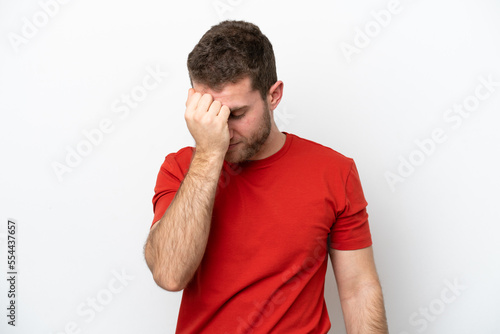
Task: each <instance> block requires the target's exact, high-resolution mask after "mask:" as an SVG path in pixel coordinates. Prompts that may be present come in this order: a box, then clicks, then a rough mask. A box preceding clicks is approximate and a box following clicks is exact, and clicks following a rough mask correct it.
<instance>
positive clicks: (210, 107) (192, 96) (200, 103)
mask: <svg viewBox="0 0 500 334" xmlns="http://www.w3.org/2000/svg"><path fill="white" fill-rule="evenodd" d="M186 107H187V108H186V113H190V114H192V113H196V112H203V113H205V112H208V113H209V114H210V115H211V116H213V117H215V116H218V115H220V112H221V111H222V108H224V112H223V115H222V116H223V118H224V119H225V120H227V119H228V118H229V114H230V113H231V111H230V110H229V108H228V107H227V106H223V105H222V103H221V102H220V101H217V100H214V98H213V96H212V95H210V94H203V95H201V93H198V92H196V91H195V90H194V89H193V88H189V90H188V98H187V100H186Z"/></svg>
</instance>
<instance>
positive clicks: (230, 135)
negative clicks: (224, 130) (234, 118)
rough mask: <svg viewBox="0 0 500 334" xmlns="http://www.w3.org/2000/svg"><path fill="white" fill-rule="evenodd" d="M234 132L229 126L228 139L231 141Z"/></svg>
mask: <svg viewBox="0 0 500 334" xmlns="http://www.w3.org/2000/svg"><path fill="white" fill-rule="evenodd" d="M233 135H234V131H233V129H232V128H231V127H230V126H229V139H233Z"/></svg>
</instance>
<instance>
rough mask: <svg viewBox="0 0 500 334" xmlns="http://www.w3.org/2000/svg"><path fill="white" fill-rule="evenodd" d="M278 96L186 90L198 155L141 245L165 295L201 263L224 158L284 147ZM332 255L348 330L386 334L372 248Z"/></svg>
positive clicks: (274, 91) (277, 90)
mask: <svg viewBox="0 0 500 334" xmlns="http://www.w3.org/2000/svg"><path fill="white" fill-rule="evenodd" d="M282 94H283V82H281V81H277V82H276V83H275V84H274V85H273V86H272V87H271V88H270V89H269V93H268V95H267V98H266V99H265V100H263V99H262V97H261V96H260V94H259V92H258V91H253V90H252V89H251V82H250V79H249V78H245V79H242V80H241V81H239V82H237V83H236V84H227V85H226V86H224V87H223V88H222V90H220V91H214V90H212V89H210V88H209V87H207V86H204V85H202V84H198V83H196V82H194V83H193V88H190V89H189V91H188V99H187V101H186V112H185V120H186V124H187V127H188V129H189V132H190V133H191V135H192V136H193V138H194V140H195V142H196V150H195V153H194V156H193V160H192V162H191V165H190V167H189V170H188V172H187V174H186V177H185V178H184V180H183V181H182V183H181V185H180V187H179V190H178V191H177V193H176V195H175V197H174V199H173V201H172V202H171V204H170V206H169V207H168V209H167V210H166V212H165V214H164V215H163V217H162V218H161V219H160V220H159V221H157V222H155V224H154V225H153V227H152V228H151V230H150V233H149V236H148V239H147V241H146V244H145V247H144V254H145V258H146V262H147V264H148V267H149V268H150V270H151V272H152V274H153V278H154V280H155V282H156V283H157V284H158V285H159V286H160V287H162V288H163V289H165V290H168V291H180V290H182V289H184V288H185V287H186V285H187V284H188V283H189V281H190V280H191V278H192V277H193V275H194V273H195V271H196V269H197V268H198V266H199V264H200V262H201V259H202V258H203V254H204V252H205V248H206V245H207V241H208V235H209V232H210V224H211V217H212V209H213V204H214V199H215V192H216V188H217V182H218V180H219V177H220V172H221V169H222V165H223V162H224V160H227V161H229V162H233V163H235V162H240V161H243V160H258V159H264V158H266V157H269V156H271V155H272V154H274V153H276V152H277V151H279V149H280V148H281V147H282V146H283V144H284V143H285V139H286V136H285V134H283V133H281V132H280V131H279V130H278V128H277V127H276V124H275V122H274V118H273V115H272V113H273V111H274V110H275V109H276V107H277V106H278V104H279V102H280V101H281V98H282ZM241 107H244V108H241ZM230 144H235V145H234V146H230ZM329 252H330V258H331V261H332V266H333V269H334V273H335V278H336V281H337V286H338V289H339V296H340V301H341V305H342V311H343V313H344V321H345V324H346V329H347V332H348V333H349V334H365V333H366V334H368V333H370V334H379V333H380V334H382V333H388V331H387V321H386V317H385V310H384V302H383V297H382V289H381V286H380V283H379V279H378V275H377V272H376V269H375V262H374V258H373V251H372V247H368V248H364V249H360V250H353V251H340V250H334V249H330V251H329Z"/></svg>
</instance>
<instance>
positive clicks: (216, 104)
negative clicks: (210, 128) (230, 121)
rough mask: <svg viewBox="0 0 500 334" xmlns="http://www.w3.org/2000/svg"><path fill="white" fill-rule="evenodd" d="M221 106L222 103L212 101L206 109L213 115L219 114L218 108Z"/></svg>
mask: <svg viewBox="0 0 500 334" xmlns="http://www.w3.org/2000/svg"><path fill="white" fill-rule="evenodd" d="M221 107H222V103H221V102H220V101H217V100H216V101H213V102H212V104H211V105H210V108H209V109H208V113H209V114H210V115H211V116H213V117H215V116H217V115H218V114H219V110H220V108H221Z"/></svg>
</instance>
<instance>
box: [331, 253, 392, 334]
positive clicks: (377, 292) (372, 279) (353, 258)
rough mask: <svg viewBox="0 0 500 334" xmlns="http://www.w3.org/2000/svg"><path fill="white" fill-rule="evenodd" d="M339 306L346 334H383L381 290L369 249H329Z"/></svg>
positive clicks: (383, 319)
mask: <svg viewBox="0 0 500 334" xmlns="http://www.w3.org/2000/svg"><path fill="white" fill-rule="evenodd" d="M330 257H331V261H332V266H333V271H334V274H335V279H336V281H337V287H338V290H339V297H340V303H341V306H342V312H343V313H344V322H345V326H346V330H347V333H348V334H387V333H388V327H387V319H386V316H385V308H384V299H383V295H382V288H381V286H380V282H379V279H378V275H377V271H376V269H375V261H374V259H373V249H372V247H371V246H370V247H367V248H363V249H359V250H350V251H340V250H335V249H330Z"/></svg>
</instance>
